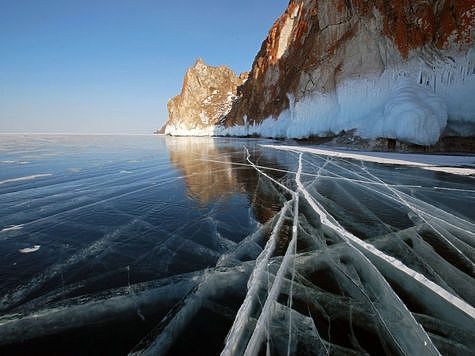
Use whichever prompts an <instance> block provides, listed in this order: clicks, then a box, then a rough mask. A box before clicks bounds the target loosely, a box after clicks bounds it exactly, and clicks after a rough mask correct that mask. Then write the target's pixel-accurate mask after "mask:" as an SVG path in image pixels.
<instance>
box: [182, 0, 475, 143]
mask: <svg viewBox="0 0 475 356" xmlns="http://www.w3.org/2000/svg"><path fill="white" fill-rule="evenodd" d="M474 27H475V0H415V1H414V0H394V1H387V0H364V1H363V0H291V1H290V3H289V6H288V8H287V10H286V11H285V13H284V14H283V15H282V16H281V17H280V18H279V19H278V20H277V21H276V22H275V24H274V26H273V27H272V28H271V30H270V31H269V34H268V37H267V38H266V39H265V41H264V42H263V44H262V47H261V49H260V51H259V53H258V54H257V56H256V58H255V60H254V63H253V66H252V70H251V72H250V75H249V79H248V80H247V81H246V82H245V83H244V84H243V85H242V86H240V87H239V88H238V90H237V98H236V100H235V101H234V102H233V105H232V108H231V110H230V111H229V113H227V115H226V117H225V118H224V120H216V122H218V123H219V124H218V125H217V126H216V127H215V128H214V129H213V130H208V131H207V132H205V134H219V135H227V134H229V135H239V136H246V135H261V136H266V137H287V138H304V137H309V136H320V137H322V136H335V135H338V134H341V133H342V132H348V131H352V132H354V133H355V135H358V136H360V137H363V138H370V139H371V138H378V137H382V138H390V139H398V140H401V141H405V142H410V143H415V144H420V145H432V144H434V143H435V142H437V141H438V140H439V138H440V136H441V135H442V134H443V133H450V134H451V135H461V136H470V135H475V101H474V100H473V99H472V97H473V94H474V93H475V49H474V36H475V33H474ZM225 111H228V107H226V110H225ZM194 120H196V118H195V119H194ZM190 134H194V133H193V132H191V131H190Z"/></svg>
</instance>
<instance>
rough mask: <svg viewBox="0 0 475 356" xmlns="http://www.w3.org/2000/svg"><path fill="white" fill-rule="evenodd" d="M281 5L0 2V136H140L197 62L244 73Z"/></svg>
mask: <svg viewBox="0 0 475 356" xmlns="http://www.w3.org/2000/svg"><path fill="white" fill-rule="evenodd" d="M287 3H288V0H258V1H256V0H241V1H231V0H214V1H211V0H201V1H158V0H81V1H76V0H42V1H38V0H14V1H10V0H0V132H79V133H149V132H151V131H152V130H153V129H155V128H158V127H159V126H161V125H162V124H163V123H164V122H165V120H166V117H167V111H166V104H167V101H168V99H169V98H171V97H173V96H174V95H176V94H178V93H179V91H180V89H181V86H182V82H183V76H184V73H185V70H186V68H187V67H189V66H191V65H192V64H193V63H194V61H195V60H196V58H197V57H202V58H203V59H204V61H205V62H206V63H208V64H211V65H220V64H226V65H228V66H230V67H231V68H232V69H233V70H234V71H236V72H242V71H245V70H249V69H250V66H251V64H252V61H253V59H254V57H255V55H256V54H257V52H258V50H259V48H260V46H261V43H262V41H263V40H264V38H265V36H266V35H267V32H268V31H269V29H270V27H271V26H272V24H273V22H274V21H275V20H276V19H277V17H278V16H279V15H280V14H281V13H282V12H283V11H284V10H285V7H286V6H287Z"/></svg>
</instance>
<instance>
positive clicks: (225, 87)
mask: <svg viewBox="0 0 475 356" xmlns="http://www.w3.org/2000/svg"><path fill="white" fill-rule="evenodd" d="M246 79H247V74H246V73H242V74H241V75H239V76H237V75H236V74H235V73H234V72H233V71H232V70H231V69H229V68H228V67H226V66H218V67H213V66H209V65H207V64H206V63H205V62H204V61H203V59H201V58H198V59H197V60H196V62H195V63H194V65H193V66H192V67H191V68H189V69H188V70H187V71H186V74H185V79H184V81H183V87H182V90H181V93H180V95H178V96H176V97H174V98H173V99H171V100H170V101H169V102H168V115H169V118H168V121H167V123H166V124H165V132H167V133H171V132H172V133H174V134H179V132H180V131H183V130H188V131H189V130H194V129H198V130H203V129H206V128H210V129H212V128H213V127H214V126H215V125H217V124H218V123H220V121H221V120H222V119H223V118H224V116H225V115H226V114H227V113H228V112H229V110H230V109H231V106H232V103H233V101H234V100H235V98H236V95H237V88H238V87H239V86H240V85H242V84H243V83H244V81H245V80H246Z"/></svg>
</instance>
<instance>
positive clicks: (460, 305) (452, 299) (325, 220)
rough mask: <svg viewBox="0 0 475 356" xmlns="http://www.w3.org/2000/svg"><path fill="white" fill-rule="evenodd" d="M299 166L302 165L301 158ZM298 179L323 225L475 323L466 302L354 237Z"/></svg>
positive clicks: (474, 316) (474, 318) (301, 189)
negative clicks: (419, 285)
mask: <svg viewBox="0 0 475 356" xmlns="http://www.w3.org/2000/svg"><path fill="white" fill-rule="evenodd" d="M300 155H301V154H300ZM299 164H301V156H300V162H299ZM297 178H299V176H297ZM297 178H296V182H297V185H298V187H299V189H300V192H301V193H302V195H303V196H304V197H305V200H306V201H307V202H308V203H309V205H310V206H311V208H312V209H313V210H314V211H315V212H316V213H317V214H318V215H319V216H320V220H321V222H322V224H323V225H326V226H328V227H329V228H331V229H332V230H333V231H335V232H337V233H338V235H339V236H341V237H342V238H343V239H344V240H345V241H346V242H347V243H348V244H349V245H351V246H354V247H356V248H357V249H358V250H361V251H362V252H363V253H364V254H365V255H368V258H370V260H372V261H373V260H374V258H376V260H378V261H382V262H384V263H386V264H388V265H389V266H390V267H391V268H395V269H397V270H399V271H400V272H402V273H403V274H404V275H406V277H409V278H411V279H413V280H415V281H416V282H417V283H419V284H421V285H422V286H423V287H425V288H427V289H428V290H429V291H431V292H432V293H434V294H436V295H438V296H439V297H440V298H442V299H443V300H445V301H446V302H447V303H449V304H450V305H452V306H454V307H455V308H457V309H458V310H460V311H461V312H463V314H465V316H466V320H465V321H464V320H459V322H462V324H463V323H464V322H471V323H473V320H475V308H473V307H472V306H471V305H469V304H468V303H466V302H465V301H464V300H462V299H460V298H459V297H457V296H455V295H453V294H452V293H450V292H448V291H447V290H445V289H444V288H442V287H440V286H439V285H437V284H436V283H434V282H432V281H430V280H429V279H427V278H426V277H425V276H424V275H422V274H421V273H418V272H416V271H414V270H413V269H411V268H409V267H408V266H406V265H405V264H404V263H402V262H401V261H399V260H398V259H396V258H394V257H391V256H388V255H386V254H385V253H384V252H382V251H380V250H378V249H377V248H376V247H374V246H373V245H372V244H369V243H367V242H365V241H363V240H361V239H360V238H358V237H357V236H355V235H353V234H352V233H351V232H349V231H347V230H346V229H345V228H343V227H342V226H341V225H340V224H339V223H338V222H337V221H336V220H335V219H333V218H332V217H331V215H330V214H329V213H328V212H326V210H325V209H324V208H323V207H322V206H321V205H320V204H319V203H318V202H317V201H316V200H315V199H314V198H313V197H312V196H311V195H310V193H309V192H308V191H307V190H306V188H305V187H304V186H303V184H302V182H301V181H300V179H297ZM467 317H468V318H467Z"/></svg>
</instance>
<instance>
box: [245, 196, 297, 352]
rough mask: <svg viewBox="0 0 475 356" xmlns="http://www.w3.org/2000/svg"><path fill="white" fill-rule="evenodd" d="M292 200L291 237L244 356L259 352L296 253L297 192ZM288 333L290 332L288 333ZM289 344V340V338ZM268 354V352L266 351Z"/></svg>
mask: <svg viewBox="0 0 475 356" xmlns="http://www.w3.org/2000/svg"><path fill="white" fill-rule="evenodd" d="M293 201H294V209H293V215H294V219H293V225H292V239H291V240H290V243H289V246H288V247H287V251H286V252H285V255H284V258H283V260H282V263H281V265H280V267H279V270H278V271H277V274H276V276H275V279H274V283H273V284H272V288H271V290H270V292H269V294H268V295H267V299H266V302H265V304H264V307H263V308H262V311H261V315H260V316H259V319H258V320H257V324H256V327H255V328H254V332H253V333H252V336H251V339H250V340H249V343H248V344H247V347H246V350H245V351H244V355H245V356H253V355H257V354H258V353H259V349H260V346H261V343H262V341H263V339H264V333H265V329H266V326H267V325H268V324H269V321H270V318H271V315H272V311H273V307H274V303H275V302H276V301H277V298H278V296H279V293H280V291H281V288H282V283H283V281H284V278H285V275H286V274H287V272H288V270H289V267H290V263H291V262H292V261H293V260H294V258H295V253H296V246H297V235H298V234H297V231H298V214H299V193H298V192H296V193H295V194H294V197H293ZM289 335H290V334H289ZM289 344H290V340H289ZM267 354H268V353H267Z"/></svg>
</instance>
